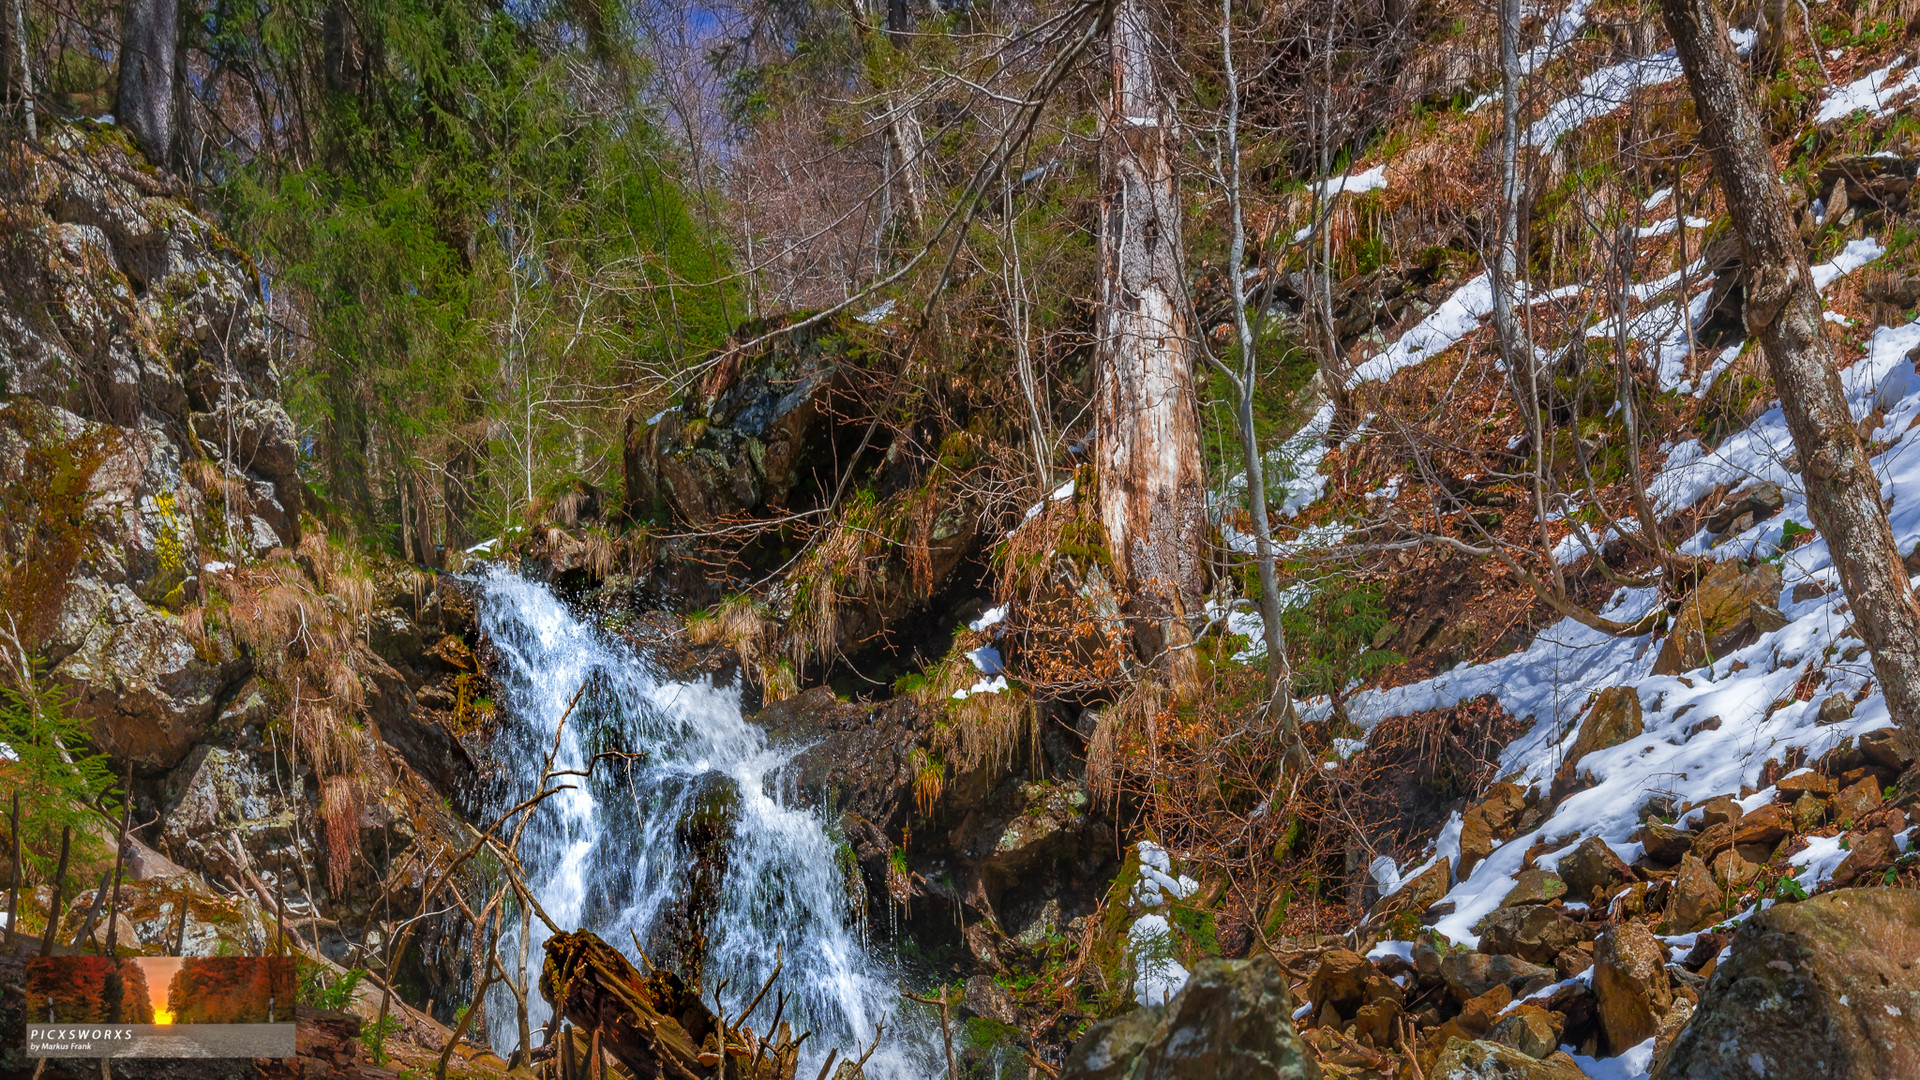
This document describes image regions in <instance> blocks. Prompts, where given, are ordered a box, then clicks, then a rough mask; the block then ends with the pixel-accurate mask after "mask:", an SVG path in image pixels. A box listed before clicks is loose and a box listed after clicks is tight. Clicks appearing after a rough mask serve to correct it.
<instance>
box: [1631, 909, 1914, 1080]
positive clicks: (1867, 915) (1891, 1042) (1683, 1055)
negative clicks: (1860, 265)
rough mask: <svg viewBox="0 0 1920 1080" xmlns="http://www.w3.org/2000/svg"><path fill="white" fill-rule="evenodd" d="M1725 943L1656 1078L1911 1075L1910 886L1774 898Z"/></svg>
mask: <svg viewBox="0 0 1920 1080" xmlns="http://www.w3.org/2000/svg"><path fill="white" fill-rule="evenodd" d="M1730 948H1731V950H1732V951H1731V952H1730V953H1729V955H1728V956H1727V959H1726V960H1725V961H1724V962H1723V963H1721V964H1720V965H1719V967H1718V968H1716V969H1715V971H1714V973H1713V978H1712V979H1711V980H1710V981H1709V982H1708V983H1707V986H1706V989H1705V991H1704V992H1702V994H1701V995H1700V1005H1699V1008H1698V1010H1697V1011H1696V1012H1695V1014H1694V1018H1693V1021H1692V1023H1691V1024H1689V1025H1688V1026H1687V1028H1686V1030H1685V1031H1683V1032H1681V1034H1680V1036H1679V1037H1678V1038H1677V1039H1675V1040H1674V1043H1673V1048H1672V1051H1671V1052H1670V1053H1669V1054H1668V1055H1667V1057H1666V1059H1665V1060H1664V1061H1663V1062H1660V1063H1659V1064H1657V1065H1656V1067H1655V1069H1654V1074H1653V1075H1654V1076H1655V1078H1656V1080H1734V1078H1736V1077H1737V1078H1740V1080H1746V1078H1748V1077H1755V1076H1765V1077H1767V1078H1768V1080H1816V1078H1818V1080H1869V1078H1880V1077H1892V1076H1920V1007H1917V1006H1920V967H1916V966H1915V964H1914V958H1915V957H1916V956H1920V892H1915V891H1912V890H1908V889H1879V888H1875V889H1842V890H1838V891H1835V892H1831V893H1827V894H1825V895H1822V896H1818V897H1815V898H1813V899H1811V900H1805V901H1802V902H1800V903H1797V904H1779V905H1775V906H1774V907H1771V908H1768V909H1767V910H1765V911H1762V912H1759V913H1757V914H1756V915H1754V916H1753V918H1751V919H1748V920H1747V921H1746V922H1745V923H1743V924H1741V926H1740V928H1739V929H1738V930H1737V931H1736V932H1735V933H1734V935H1733V941H1732V943H1731V946H1730Z"/></svg>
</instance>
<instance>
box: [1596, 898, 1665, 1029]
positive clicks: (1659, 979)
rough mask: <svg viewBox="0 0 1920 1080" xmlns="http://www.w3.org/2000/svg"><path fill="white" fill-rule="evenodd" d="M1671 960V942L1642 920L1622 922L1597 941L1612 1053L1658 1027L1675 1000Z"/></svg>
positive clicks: (1604, 1023) (1603, 1022)
mask: <svg viewBox="0 0 1920 1080" xmlns="http://www.w3.org/2000/svg"><path fill="white" fill-rule="evenodd" d="M1666 962H1667V948H1666V946H1665V945H1662V944H1661V943H1660V942H1659V941H1657V940H1655V938H1654V936H1653V934H1652V933H1650V932H1648V930H1647V928H1646V927H1645V926H1644V925H1642V924H1640V923H1638V922H1625V923H1619V924H1617V925H1615V926H1614V927H1613V928H1612V929H1611V930H1608V931H1607V932H1606V933H1604V934H1601V935H1600V937H1599V939H1598V940H1596V941H1595V942H1594V946H1593V993H1594V997H1595V998H1597V999H1598V1000H1599V1003H1600V1026H1601V1029H1602V1030H1603V1031H1605V1032H1606V1035H1607V1045H1608V1046H1609V1047H1611V1048H1612V1051H1613V1053H1616V1054H1617V1053H1620V1052H1621V1051H1623V1050H1626V1049H1627V1048H1628V1047H1632V1046H1638V1045H1639V1044H1640V1043H1642V1042H1645V1041H1646V1040H1648V1039H1650V1038H1652V1037H1653V1036H1654V1034H1655V1033H1656V1032H1658V1031H1659V1028H1660V1019H1661V1017H1663V1016H1665V1015H1666V1012H1667V1007H1668V1006H1669V1005H1670V1004H1671V1003H1672V1000H1673V995H1672V992H1671V990H1670V989H1669V988H1668V985H1667V970H1666Z"/></svg>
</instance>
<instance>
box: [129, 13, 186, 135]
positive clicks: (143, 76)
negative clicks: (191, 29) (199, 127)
mask: <svg viewBox="0 0 1920 1080" xmlns="http://www.w3.org/2000/svg"><path fill="white" fill-rule="evenodd" d="M179 40H180V2H179V0H126V7H125V8H123V9H122V10H121V21H120V101H119V103H118V104H117V105H115V106H114V118H115V119H116V120H117V121H119V124H120V126H121V127H123V128H125V129H126V131H127V134H129V135H131V136H133V141H134V144H135V145H137V146H138V147H140V149H141V151H142V152H144V153H145V154H146V155H147V160H149V161H151V162H153V163H154V164H155V165H159V166H162V167H164V166H165V165H166V164H167V155H168V153H169V152H170V151H171V149H172V147H173V61H174V49H175V47H176V46H177V45H178V43H179Z"/></svg>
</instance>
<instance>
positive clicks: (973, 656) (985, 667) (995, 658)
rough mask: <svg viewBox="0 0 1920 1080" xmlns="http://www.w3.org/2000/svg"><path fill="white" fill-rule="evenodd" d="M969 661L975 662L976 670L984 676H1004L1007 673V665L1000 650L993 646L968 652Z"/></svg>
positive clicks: (981, 647) (984, 646) (983, 646)
mask: <svg viewBox="0 0 1920 1080" xmlns="http://www.w3.org/2000/svg"><path fill="white" fill-rule="evenodd" d="M967 659H968V660H971V661H973V667H974V670H975V671H978V672H979V673H980V674H982V675H1004V674H1006V672H1007V663H1006V661H1005V660H1004V659H1002V658H1001V656H1000V650H999V649H996V648H994V647H993V646H991V645H982V646H980V647H979V648H977V649H969V650H967Z"/></svg>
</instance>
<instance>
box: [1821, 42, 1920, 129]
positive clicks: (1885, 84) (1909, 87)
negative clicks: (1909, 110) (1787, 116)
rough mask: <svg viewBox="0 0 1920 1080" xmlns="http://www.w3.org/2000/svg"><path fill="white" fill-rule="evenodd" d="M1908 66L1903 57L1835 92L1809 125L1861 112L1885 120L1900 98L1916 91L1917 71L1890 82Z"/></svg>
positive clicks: (1919, 87) (1919, 79)
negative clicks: (1899, 71) (1894, 75)
mask: <svg viewBox="0 0 1920 1080" xmlns="http://www.w3.org/2000/svg"><path fill="white" fill-rule="evenodd" d="M1909 62H1910V61H1909V59H1908V58H1907V57H1904V56H1903V57H1900V58H1899V59H1897V60H1895V61H1894V62H1893V63H1891V64H1888V65H1887V66H1886V67H1883V68H1881V69H1879V70H1878V71H1874V72H1872V73H1870V74H1868V75H1866V76H1864V77H1862V78H1859V79H1855V80H1854V81H1853V82H1850V83H1848V84H1847V85H1845V86H1841V87H1837V88H1835V89H1834V91H1833V92H1832V93H1830V94H1828V95H1827V99H1826V100H1825V101H1822V102H1821V103H1820V111H1819V113H1817V114H1815V116H1814V118H1813V122H1814V123H1816V124H1828V123H1832V122H1833V121H1835V120H1840V119H1843V118H1845V117H1848V116H1851V115H1853V114H1854V113H1856V112H1859V111H1862V110H1864V111H1865V112H1866V113H1867V115H1869V116H1874V117H1879V116H1885V115H1886V114H1887V113H1888V112H1890V111H1892V109H1893V106H1894V103H1895V102H1896V101H1898V100H1899V99H1900V98H1902V97H1904V96H1906V95H1907V94H1910V93H1912V92H1913V91H1915V90H1920V68H1914V69H1913V70H1911V71H1909V72H1907V74H1906V75H1905V76H1904V77H1902V78H1899V79H1895V78H1893V73H1894V72H1895V71H1897V70H1899V69H1900V68H1902V67H1905V66H1906V65H1907V64H1908V63H1909Z"/></svg>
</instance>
